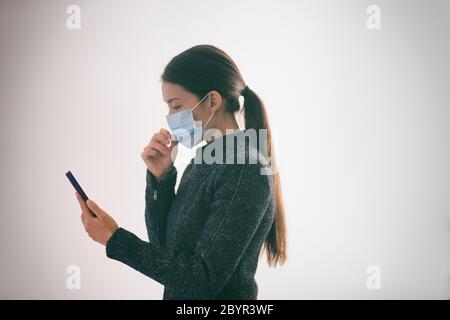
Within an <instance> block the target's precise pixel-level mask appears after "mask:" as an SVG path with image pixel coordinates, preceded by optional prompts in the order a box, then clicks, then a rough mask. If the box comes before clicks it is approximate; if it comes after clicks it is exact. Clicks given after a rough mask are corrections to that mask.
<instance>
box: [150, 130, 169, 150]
mask: <svg viewBox="0 0 450 320" xmlns="http://www.w3.org/2000/svg"><path fill="white" fill-rule="evenodd" d="M161 130H162V129H161ZM153 139H154V140H157V141H159V142H161V143H163V144H165V145H166V146H167V145H169V144H170V133H169V135H168V136H167V134H166V133H162V132H159V133H155V135H154V136H153Z"/></svg>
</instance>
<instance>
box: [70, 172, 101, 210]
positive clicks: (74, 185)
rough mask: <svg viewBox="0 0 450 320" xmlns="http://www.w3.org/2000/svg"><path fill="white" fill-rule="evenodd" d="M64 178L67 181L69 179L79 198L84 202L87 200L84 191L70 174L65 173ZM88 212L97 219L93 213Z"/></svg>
mask: <svg viewBox="0 0 450 320" xmlns="http://www.w3.org/2000/svg"><path fill="white" fill-rule="evenodd" d="M66 177H67V179H69V181H70V183H71V184H72V186H73V187H74V188H75V190H76V191H77V192H78V193H79V194H80V195H81V197H82V198H83V200H84V202H86V201H87V200H88V199H89V198H88V196H87V195H86V193H85V192H84V190H83V189H82V188H81V186H80V184H79V183H78V181H77V179H75V177H74V176H73V174H72V172H70V171H67V172H66ZM89 212H90V213H91V215H92V216H94V217H97V215H96V214H95V213H93V212H92V211H91V210H89Z"/></svg>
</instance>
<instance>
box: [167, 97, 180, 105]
mask: <svg viewBox="0 0 450 320" xmlns="http://www.w3.org/2000/svg"><path fill="white" fill-rule="evenodd" d="M174 100H180V99H178V98H172V99H170V100H167V103H168V104H170V103H171V102H172V101H174Z"/></svg>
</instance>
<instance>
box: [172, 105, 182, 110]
mask: <svg viewBox="0 0 450 320" xmlns="http://www.w3.org/2000/svg"><path fill="white" fill-rule="evenodd" d="M180 108H181V106H175V107H173V109H174V110H178V109H180Z"/></svg>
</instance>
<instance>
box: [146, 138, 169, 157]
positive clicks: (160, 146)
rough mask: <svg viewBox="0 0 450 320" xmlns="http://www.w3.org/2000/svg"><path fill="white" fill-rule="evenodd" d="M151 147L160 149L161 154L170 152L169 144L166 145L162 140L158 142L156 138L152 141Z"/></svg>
mask: <svg viewBox="0 0 450 320" xmlns="http://www.w3.org/2000/svg"><path fill="white" fill-rule="evenodd" d="M149 147H150V148H151V149H155V150H158V151H159V152H160V153H161V154H163V155H168V154H169V152H170V150H169V147H168V146H166V145H164V144H162V143H161V142H158V141H156V140H153V141H152V142H151V143H150V145H149Z"/></svg>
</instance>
